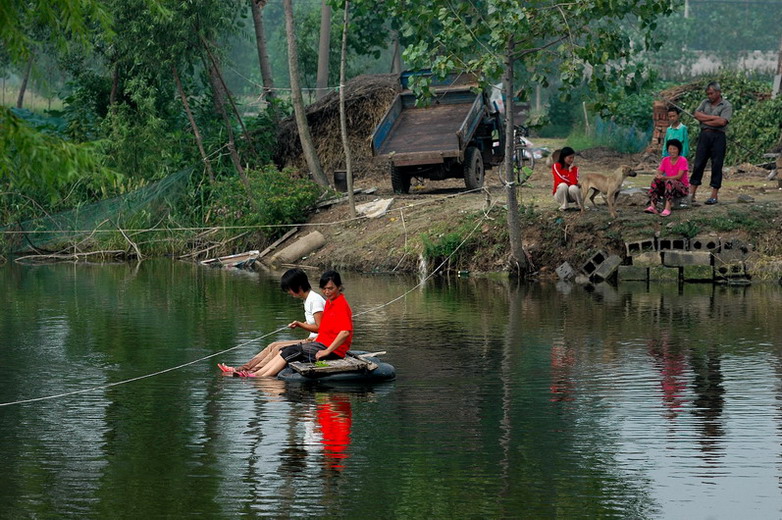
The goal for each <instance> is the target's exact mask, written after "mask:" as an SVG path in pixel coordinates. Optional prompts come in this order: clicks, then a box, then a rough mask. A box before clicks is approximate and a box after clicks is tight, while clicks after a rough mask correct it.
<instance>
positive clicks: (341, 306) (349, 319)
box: [257, 271, 353, 377]
mask: <svg viewBox="0 0 782 520" xmlns="http://www.w3.org/2000/svg"><path fill="white" fill-rule="evenodd" d="M319 285H320V290H321V292H322V293H323V296H325V297H326V308H325V309H323V316H321V319H320V327H319V328H318V336H317V337H316V338H315V340H314V341H310V342H306V343H299V344H297V345H291V346H290V347H285V348H283V349H282V351H281V352H280V355H279V356H277V357H275V358H274V359H273V360H271V361H270V362H269V363H268V364H267V365H266V367H265V368H264V369H263V371H261V372H258V374H257V375H258V376H261V377H274V376H276V375H277V374H278V373H279V372H280V370H282V369H283V368H285V365H287V364H288V363H289V362H291V361H306V362H308V363H314V362H315V361H318V360H319V359H337V358H344V357H345V354H346V353H347V351H348V349H350V343H351V342H352V341H353V311H352V310H351V308H350V305H348V301H347V300H346V299H345V296H344V295H343V294H342V278H341V277H340V276H339V273H338V272H336V271H326V272H325V273H323V275H322V276H321V277H320V284H319Z"/></svg>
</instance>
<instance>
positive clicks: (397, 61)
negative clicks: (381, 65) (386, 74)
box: [391, 31, 402, 74]
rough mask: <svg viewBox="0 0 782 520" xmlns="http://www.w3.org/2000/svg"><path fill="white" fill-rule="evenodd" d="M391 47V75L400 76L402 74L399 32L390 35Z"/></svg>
mask: <svg viewBox="0 0 782 520" xmlns="http://www.w3.org/2000/svg"><path fill="white" fill-rule="evenodd" d="M391 38H392V41H391V45H392V47H393V49H394V53H393V54H392V55H391V74H400V73H401V72H402V47H401V45H399V31H394V32H393V33H392V36H391Z"/></svg>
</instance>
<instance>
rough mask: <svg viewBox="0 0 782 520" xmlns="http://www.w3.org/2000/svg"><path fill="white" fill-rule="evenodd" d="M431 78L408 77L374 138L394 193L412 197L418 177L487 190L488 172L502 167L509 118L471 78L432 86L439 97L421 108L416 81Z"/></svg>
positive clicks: (451, 78) (406, 74) (404, 76)
mask: <svg viewBox="0 0 782 520" xmlns="http://www.w3.org/2000/svg"><path fill="white" fill-rule="evenodd" d="M418 74H429V75H431V73H429V72H404V73H402V75H401V84H402V91H401V92H400V93H399V94H397V96H396V98H395V99H394V102H393V103H392V104H391V107H390V108H389V109H388V111H387V112H386V114H385V116H384V117H383V119H382V120H381V121H380V124H379V125H378V126H377V128H376V129H375V132H374V133H373V134H372V153H373V154H374V155H375V156H376V157H384V158H388V159H389V160H390V162H391V185H392V187H393V188H394V193H408V192H409V191H410V181H411V179H412V178H413V177H417V178H426V179H431V180H443V179H458V178H463V179H464V184H465V185H466V186H467V188H468V189H476V188H480V187H482V186H483V179H484V172H485V169H486V168H490V167H492V166H495V165H497V164H500V163H501V162H502V159H503V157H504V151H505V137H504V135H505V134H504V124H503V117H502V115H501V114H500V113H499V111H497V110H496V109H495V108H496V107H494V106H492V104H491V103H490V101H489V96H488V95H487V93H486V92H483V91H481V89H480V88H479V86H478V82H477V81H476V80H475V78H474V76H471V75H466V74H463V75H452V76H449V77H447V78H445V79H444V80H438V81H435V80H434V78H433V80H432V84H431V89H432V91H433V92H434V96H433V97H432V99H431V100H430V103H429V104H428V105H426V106H416V98H415V95H414V94H413V93H412V92H411V91H410V90H409V89H408V88H407V87H408V82H409V80H410V78H411V77H412V76H414V75H418Z"/></svg>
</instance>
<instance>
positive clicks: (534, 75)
mask: <svg viewBox="0 0 782 520" xmlns="http://www.w3.org/2000/svg"><path fill="white" fill-rule="evenodd" d="M384 5H385V6H386V8H387V9H389V12H390V14H391V15H392V16H394V17H396V18H397V19H398V20H400V21H401V24H402V28H401V30H402V35H403V36H404V37H405V38H406V39H407V40H408V41H413V42H414V43H412V44H410V45H408V46H407V48H406V49H405V53H404V56H405V59H406V60H407V61H408V62H409V63H411V64H413V65H414V66H418V67H427V66H429V67H431V68H432V69H433V70H434V71H435V72H436V73H440V74H444V73H446V72H448V71H452V70H457V69H458V70H463V71H470V72H476V73H478V74H479V75H480V76H481V77H483V78H484V79H485V80H495V79H496V78H498V77H502V78H503V89H504V93H505V99H506V114H507V115H508V117H506V132H507V133H508V135H512V131H513V99H514V97H515V96H514V94H516V95H518V96H520V97H521V99H523V100H524V99H526V98H527V97H528V95H529V92H531V91H532V89H533V87H534V86H535V85H536V84H542V85H544V86H545V85H546V84H547V76H546V74H545V73H546V72H547V69H549V68H551V66H552V65H558V73H559V77H560V78H561V80H562V82H563V89H564V93H563V94H564V95H565V96H567V91H568V89H571V88H573V87H575V86H577V85H579V84H581V83H582V82H584V81H585V80H586V81H588V82H589V84H590V85H591V86H592V88H593V89H594V90H596V91H597V92H599V93H603V92H605V91H606V87H607V86H608V85H610V84H614V83H616V82H621V83H622V84H623V85H624V86H625V87H626V88H633V87H634V86H635V85H637V84H638V83H639V82H640V81H642V80H643V79H645V78H646V76H647V72H646V71H645V69H644V68H643V66H642V65H641V64H639V63H636V62H635V61H633V56H634V54H635V53H637V52H638V51H639V50H642V49H644V48H646V47H650V46H652V45H654V42H653V40H652V37H651V31H652V30H654V29H655V27H656V24H657V20H658V18H659V17H660V15H667V14H669V13H670V12H671V10H672V6H671V3H670V1H669V0H648V1H645V2H635V1H633V0H584V1H580V2H573V3H562V4H552V3H551V2H544V1H542V0H533V1H530V2H523V3H522V2H518V1H517V0H484V1H480V0H476V1H474V2H455V1H453V0H422V1H419V2H416V3H415V5H412V4H411V3H410V2H408V1H405V0H390V1H388V2H385V3H384ZM625 26H633V27H638V28H639V31H640V34H641V35H642V38H640V39H639V41H636V42H633V44H632V45H631V40H630V38H629V35H628V33H627V32H626V31H625V30H624V29H623V27H625ZM423 87H425V85H424V86H423ZM511 155H512V139H507V140H506V151H505V156H506V157H511ZM505 176H506V179H507V180H508V182H507V183H506V185H507V189H506V193H507V198H508V230H509V236H510V245H511V257H512V258H511V266H512V269H514V270H515V271H516V272H518V273H520V274H522V273H523V272H525V271H526V260H525V255H524V252H523V249H522V241H521V238H522V237H521V229H520V221H519V211H518V201H517V199H516V189H515V187H514V185H513V183H512V182H511V179H512V178H513V172H512V166H511V162H510V161H506V164H505Z"/></svg>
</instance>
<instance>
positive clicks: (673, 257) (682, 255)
mask: <svg viewBox="0 0 782 520" xmlns="http://www.w3.org/2000/svg"><path fill="white" fill-rule="evenodd" d="M663 265H666V266H668V267H683V266H685V265H712V255H711V253H709V252H708V251H664V252H663Z"/></svg>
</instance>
